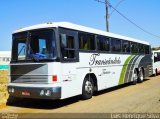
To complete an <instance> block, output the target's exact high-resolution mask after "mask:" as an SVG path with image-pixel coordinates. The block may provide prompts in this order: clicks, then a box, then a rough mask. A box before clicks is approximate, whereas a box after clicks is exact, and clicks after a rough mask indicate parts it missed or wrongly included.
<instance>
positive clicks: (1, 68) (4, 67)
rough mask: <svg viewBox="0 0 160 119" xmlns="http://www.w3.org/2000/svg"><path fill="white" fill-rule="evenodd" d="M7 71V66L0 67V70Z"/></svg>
mask: <svg viewBox="0 0 160 119" xmlns="http://www.w3.org/2000/svg"><path fill="white" fill-rule="evenodd" d="M7 69H9V66H8V65H0V70H7Z"/></svg>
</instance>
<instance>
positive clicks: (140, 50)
mask: <svg viewBox="0 0 160 119" xmlns="http://www.w3.org/2000/svg"><path fill="white" fill-rule="evenodd" d="M144 50H145V49H144V45H143V44H139V53H141V54H144Z"/></svg>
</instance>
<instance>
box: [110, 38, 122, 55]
mask: <svg viewBox="0 0 160 119" xmlns="http://www.w3.org/2000/svg"><path fill="white" fill-rule="evenodd" d="M111 49H112V51H113V52H121V40H119V39H112V40H111Z"/></svg>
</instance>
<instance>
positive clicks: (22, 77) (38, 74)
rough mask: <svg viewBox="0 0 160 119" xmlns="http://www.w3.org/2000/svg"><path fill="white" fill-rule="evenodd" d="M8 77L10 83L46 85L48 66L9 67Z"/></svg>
mask: <svg viewBox="0 0 160 119" xmlns="http://www.w3.org/2000/svg"><path fill="white" fill-rule="evenodd" d="M10 76H11V83H47V82H48V65H47V64H30V65H11V66H10Z"/></svg>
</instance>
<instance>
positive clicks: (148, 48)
mask: <svg viewBox="0 0 160 119" xmlns="http://www.w3.org/2000/svg"><path fill="white" fill-rule="evenodd" d="M144 47H145V54H150V46H148V45H145V46H144Z"/></svg>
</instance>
